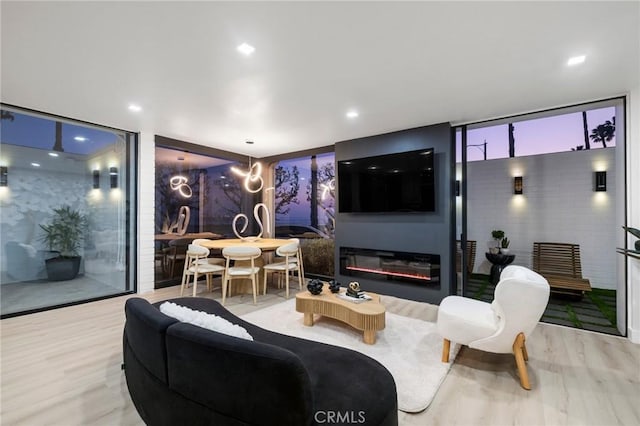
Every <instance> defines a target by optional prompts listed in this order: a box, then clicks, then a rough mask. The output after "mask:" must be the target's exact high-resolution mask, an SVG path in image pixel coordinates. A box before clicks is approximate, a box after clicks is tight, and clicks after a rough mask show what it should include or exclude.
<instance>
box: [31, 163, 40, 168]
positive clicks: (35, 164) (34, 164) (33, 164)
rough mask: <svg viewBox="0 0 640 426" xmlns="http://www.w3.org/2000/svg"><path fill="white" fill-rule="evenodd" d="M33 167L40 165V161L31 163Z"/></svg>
mask: <svg viewBox="0 0 640 426" xmlns="http://www.w3.org/2000/svg"><path fill="white" fill-rule="evenodd" d="M31 165H32V166H33V167H40V163H31Z"/></svg>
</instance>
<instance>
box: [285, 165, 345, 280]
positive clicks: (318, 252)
mask: <svg viewBox="0 0 640 426" xmlns="http://www.w3.org/2000/svg"><path fill="white" fill-rule="evenodd" d="M275 191H276V194H275V223H276V237H281V238H285V237H296V238H300V239H301V246H302V251H303V256H304V266H305V274H309V275H318V276H323V277H333V276H334V259H335V256H334V247H335V244H334V231H335V155H334V153H333V152H331V153H327V154H320V155H314V156H311V157H302V158H296V159H291V160H285V161H281V162H279V163H278V164H277V166H276V168H275Z"/></svg>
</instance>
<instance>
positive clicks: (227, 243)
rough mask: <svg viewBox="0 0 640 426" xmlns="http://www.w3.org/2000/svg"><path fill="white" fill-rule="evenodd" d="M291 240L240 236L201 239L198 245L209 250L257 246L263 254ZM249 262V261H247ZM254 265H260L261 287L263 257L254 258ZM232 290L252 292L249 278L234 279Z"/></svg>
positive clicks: (235, 291) (260, 280) (244, 292)
mask: <svg viewBox="0 0 640 426" xmlns="http://www.w3.org/2000/svg"><path fill="white" fill-rule="evenodd" d="M290 242H291V240H290V239H288V238H258V239H246V240H242V239H240V238H224V239H219V240H211V241H202V242H200V243H199V245H201V246H203V247H206V248H208V249H209V250H222V249H224V248H226V247H233V246H245V247H258V248H259V249H260V250H262V252H263V255H264V254H265V252H272V251H275V250H277V249H278V247H280V246H283V245H285V244H287V243H290ZM247 264H249V262H247ZM255 265H256V266H258V267H260V273H259V274H258V284H259V285H258V288H262V282H263V280H264V271H263V270H262V267H263V266H264V258H263V257H259V258H257V259H256V260H255ZM233 290H234V293H235V294H237V293H242V294H253V289H252V287H251V280H250V279H246V280H242V279H241V280H234V281H233ZM228 294H229V296H231V289H229V293H228Z"/></svg>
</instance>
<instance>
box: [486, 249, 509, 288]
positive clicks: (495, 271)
mask: <svg viewBox="0 0 640 426" xmlns="http://www.w3.org/2000/svg"><path fill="white" fill-rule="evenodd" d="M485 256H486V257H487V260H488V261H489V262H491V275H490V276H489V282H490V283H491V284H494V285H495V284H498V282H499V281H500V274H502V270H503V269H504V267H505V266H507V265H508V264H510V263H511V262H513V261H514V259H515V258H516V255H515V254H502V253H496V254H493V253H485Z"/></svg>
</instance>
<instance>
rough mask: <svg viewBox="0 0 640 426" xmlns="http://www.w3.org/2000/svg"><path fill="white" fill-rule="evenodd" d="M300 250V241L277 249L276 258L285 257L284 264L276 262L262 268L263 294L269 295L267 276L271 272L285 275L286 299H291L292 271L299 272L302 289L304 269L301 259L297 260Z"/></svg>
mask: <svg viewBox="0 0 640 426" xmlns="http://www.w3.org/2000/svg"><path fill="white" fill-rule="evenodd" d="M299 250H300V243H299V242H298V241H291V242H289V243H287V244H285V245H283V246H280V247H278V248H277V249H276V256H279V257H284V262H274V263H270V264H268V265H265V266H263V267H262V269H263V270H264V285H263V294H267V275H269V274H268V273H269V272H284V274H285V287H286V289H287V293H286V294H287V295H286V297H287V298H289V273H290V272H292V271H295V270H297V271H298V281H299V283H300V289H302V281H301V280H302V269H301V266H300V265H301V263H302V262H300V259H298V258H297V256H298V253H299ZM278 287H280V278H279V279H278Z"/></svg>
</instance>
